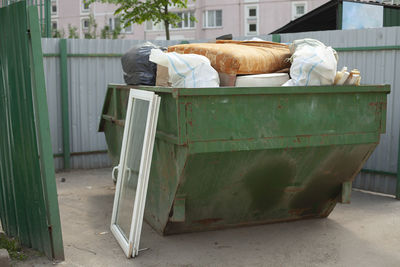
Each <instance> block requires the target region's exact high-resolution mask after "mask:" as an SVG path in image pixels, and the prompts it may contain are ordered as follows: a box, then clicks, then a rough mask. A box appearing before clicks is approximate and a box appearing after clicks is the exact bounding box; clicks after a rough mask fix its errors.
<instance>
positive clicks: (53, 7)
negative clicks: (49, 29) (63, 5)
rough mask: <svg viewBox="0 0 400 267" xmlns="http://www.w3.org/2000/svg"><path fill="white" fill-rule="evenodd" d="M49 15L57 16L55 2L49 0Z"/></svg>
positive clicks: (55, 0) (54, 0)
mask: <svg viewBox="0 0 400 267" xmlns="http://www.w3.org/2000/svg"><path fill="white" fill-rule="evenodd" d="M51 15H57V0H51Z"/></svg>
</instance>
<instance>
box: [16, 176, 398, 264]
mask: <svg viewBox="0 0 400 267" xmlns="http://www.w3.org/2000/svg"><path fill="white" fill-rule="evenodd" d="M110 173H111V169H97V170H79V171H71V172H65V173H58V174H57V187H58V194H59V204H60V213H61V223H62V230H63V239H64V249H65V261H64V262H61V263H53V262H51V261H49V260H47V259H46V258H44V257H38V256H36V257H31V258H30V259H28V260H26V261H24V262H19V263H17V264H16V265H15V266H68V267H69V266H71V267H75V266H76V267H79V266H96V267H100V266H363V267H366V266H400V201H397V200H395V199H394V198H391V197H388V196H382V195H374V194H369V193H365V192H359V191H353V196H352V204H350V205H342V204H338V205H337V206H336V208H335V210H334V211H333V212H332V214H331V215H330V216H329V217H328V218H327V219H314V220H304V221H297V222H291V223H279V224H270V225H262V226H254V227H243V228H236V229H228V230H221V231H212V232H202V233H193V234H181V235H173V236H167V237H162V236H160V235H158V234H157V233H156V232H155V231H154V230H153V229H152V228H151V227H150V226H148V225H147V224H144V225H143V232H142V238H141V248H149V249H148V250H146V251H142V252H141V253H139V256H138V257H137V258H135V259H127V258H126V257H125V255H124V253H123V252H122V250H121V248H120V247H119V245H118V244H117V242H116V240H115V239H114V237H113V235H112V234H111V232H110V230H109V226H110V220H111V219H110V218H111V211H112V205H113V197H114V190H115V187H114V185H113V183H112V181H111V178H110ZM62 178H65V182H61V180H64V179H62Z"/></svg>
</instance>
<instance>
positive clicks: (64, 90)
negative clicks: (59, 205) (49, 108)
mask: <svg viewBox="0 0 400 267" xmlns="http://www.w3.org/2000/svg"><path fill="white" fill-rule="evenodd" d="M59 46H60V72H61V109H62V125H63V151H64V169H69V168H70V167H71V151H70V143H69V101H68V65H67V40H66V39H61V40H60V43H59Z"/></svg>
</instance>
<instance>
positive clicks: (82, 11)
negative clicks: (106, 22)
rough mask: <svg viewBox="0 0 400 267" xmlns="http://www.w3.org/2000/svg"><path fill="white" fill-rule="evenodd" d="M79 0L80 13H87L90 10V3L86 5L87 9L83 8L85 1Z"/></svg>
mask: <svg viewBox="0 0 400 267" xmlns="http://www.w3.org/2000/svg"><path fill="white" fill-rule="evenodd" d="M80 2H81V6H80V7H81V8H80V10H81V14H87V13H89V12H90V5H89V6H88V9H85V8H84V7H85V1H84V0H80Z"/></svg>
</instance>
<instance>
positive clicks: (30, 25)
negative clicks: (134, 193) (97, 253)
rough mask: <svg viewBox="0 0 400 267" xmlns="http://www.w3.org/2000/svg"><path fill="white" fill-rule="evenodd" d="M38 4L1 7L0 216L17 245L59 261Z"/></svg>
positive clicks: (60, 250)
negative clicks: (30, 248)
mask: <svg viewBox="0 0 400 267" xmlns="http://www.w3.org/2000/svg"><path fill="white" fill-rule="evenodd" d="M40 37H41V34H40V27H39V18H38V10H37V7H34V6H30V7H27V6H26V2H25V1H21V2H16V3H13V4H10V5H8V6H6V7H3V8H0V219H1V224H2V227H3V230H4V231H5V232H6V234H7V235H9V236H12V237H15V238H17V239H18V240H19V241H20V243H21V244H22V245H25V246H28V247H32V248H34V249H37V250H39V251H42V252H44V253H45V254H46V255H47V256H48V257H49V258H53V259H63V258H64V249H63V243H62V235H61V225H60V215H59V210H58V200H57V189H56V183H55V175H54V161H53V157H52V148H51V139H50V128H49V118H48V110H47V100H46V88H45V80H44V72H43V58H42V47H41V40H40Z"/></svg>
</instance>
